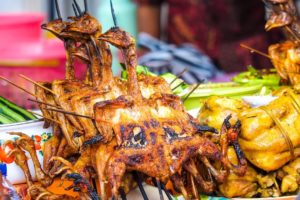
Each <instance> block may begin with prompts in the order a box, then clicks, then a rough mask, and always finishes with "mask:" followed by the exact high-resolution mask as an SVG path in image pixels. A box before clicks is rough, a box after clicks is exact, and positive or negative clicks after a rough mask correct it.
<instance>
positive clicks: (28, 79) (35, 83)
mask: <svg viewBox="0 0 300 200" xmlns="http://www.w3.org/2000/svg"><path fill="white" fill-rule="evenodd" d="M19 76H20V77H22V78H24V79H25V80H27V81H29V82H31V83H33V84H34V85H37V86H39V87H40V88H43V89H44V90H47V91H48V92H50V93H52V94H54V95H56V94H55V93H54V92H53V91H52V90H50V89H49V88H46V87H45V86H43V85H41V84H39V83H38V82H36V81H34V80H32V79H31V78H28V77H26V76H24V75H23V74H19Z"/></svg>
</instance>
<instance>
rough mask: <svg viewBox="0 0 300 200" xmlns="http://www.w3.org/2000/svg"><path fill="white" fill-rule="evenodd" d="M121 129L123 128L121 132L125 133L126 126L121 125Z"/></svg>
mask: <svg viewBox="0 0 300 200" xmlns="http://www.w3.org/2000/svg"><path fill="white" fill-rule="evenodd" d="M120 130H121V134H122V135H124V134H125V131H126V128H125V127H124V126H123V125H121V127H120Z"/></svg>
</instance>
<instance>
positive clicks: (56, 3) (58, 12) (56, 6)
mask: <svg viewBox="0 0 300 200" xmlns="http://www.w3.org/2000/svg"><path fill="white" fill-rule="evenodd" d="M54 3H55V8H56V12H57V17H58V19H62V17H61V12H60V9H59V6H58V2H57V0H55V1H54Z"/></svg>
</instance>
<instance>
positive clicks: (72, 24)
mask: <svg viewBox="0 0 300 200" xmlns="http://www.w3.org/2000/svg"><path fill="white" fill-rule="evenodd" d="M42 28H44V29H46V30H49V31H50V32H52V33H54V34H55V35H56V36H57V37H59V38H60V39H61V40H62V41H63V42H64V43H65V47H66V51H67V63H66V75H65V78H66V79H65V80H54V81H53V82H52V83H41V84H42V85H43V86H45V87H47V88H48V89H49V90H51V91H49V90H45V89H42V88H38V87H37V88H36V95H37V97H38V100H40V101H42V102H43V103H42V104H41V110H42V112H43V114H44V115H45V116H47V118H48V119H52V121H51V120H50V121H51V122H50V121H49V122H48V124H46V125H49V124H52V125H53V127H54V128H55V130H56V131H55V133H56V134H55V136H54V137H53V138H52V139H51V140H49V141H47V144H46V145H45V156H44V159H47V160H44V164H45V165H46V166H45V169H44V170H43V169H41V167H40V165H39V164H37V163H35V169H36V174H37V177H38V180H39V182H41V186H32V183H31V182H30V181H29V182H28V185H30V186H32V187H30V195H31V197H32V198H33V199H70V198H71V197H69V196H66V195H55V194H52V193H50V192H48V191H47V190H46V189H44V187H45V186H48V185H49V184H50V183H51V182H52V178H53V177H55V176H59V175H60V176H61V178H62V180H63V179H72V180H73V181H74V185H73V186H72V187H71V188H69V189H73V190H74V191H78V192H79V193H80V195H81V197H82V198H83V199H98V194H97V193H95V191H94V190H93V188H92V187H91V185H90V183H89V182H88V181H86V180H91V179H94V178H98V180H99V181H98V182H99V184H100V190H101V191H100V195H99V196H101V198H102V199H103V200H105V199H107V198H108V195H107V194H106V188H107V186H109V185H111V186H112V195H113V197H115V198H118V196H119V191H120V189H122V188H123V190H124V191H125V192H128V191H129V190H130V189H131V187H133V186H135V184H129V183H131V182H133V181H132V177H133V175H132V174H131V173H132V172H134V173H140V174H142V175H143V177H150V178H153V179H155V180H156V181H158V182H159V183H160V182H161V183H162V184H164V183H166V181H169V180H170V181H171V182H172V183H173V184H174V186H175V187H176V188H178V189H179V190H180V192H181V193H182V194H183V195H184V196H185V198H186V199H190V196H189V195H188V193H187V191H188V189H187V188H186V187H187V184H186V183H185V181H184V180H182V178H183V177H184V176H185V174H186V175H187V176H189V178H190V180H191V182H192V184H191V185H192V188H193V189H192V191H193V198H198V189H197V188H198V185H199V186H200V188H201V191H203V192H206V193H211V192H213V191H214V189H215V188H216V184H215V182H218V183H221V182H223V181H225V179H226V177H227V176H228V172H229V171H230V170H232V171H235V173H237V174H238V175H242V174H244V173H245V172H246V171H245V170H246V163H245V160H244V157H243V154H242V152H241V150H240V147H239V144H238V135H239V131H240V124H239V123H238V122H237V123H236V124H235V125H233V126H231V123H230V122H229V118H230V117H228V118H226V120H225V122H224V123H223V125H222V130H221V131H220V134H218V131H216V129H214V128H211V127H209V126H201V125H199V122H198V121H197V120H196V119H194V118H193V117H192V116H190V115H189V114H188V113H187V112H186V111H185V108H184V106H183V103H182V101H181V99H180V98H179V97H177V96H175V95H173V94H172V91H171V89H170V87H169V85H168V84H167V83H166V81H164V80H163V79H162V78H159V77H150V76H147V75H140V76H138V75H137V73H136V66H137V56H136V49H135V46H136V44H135V40H134V39H133V38H132V37H131V36H130V35H129V34H128V33H127V32H126V31H124V30H122V29H121V28H119V27H113V28H111V29H109V30H108V31H106V32H104V33H102V27H101V25H100V24H99V22H98V21H97V20H96V19H95V18H94V17H92V16H90V15H89V14H88V13H86V12H85V13H80V15H79V16H76V17H70V18H69V21H68V22H65V21H63V20H61V19H58V20H55V21H52V22H50V23H48V24H45V25H43V26H42ZM108 44H111V45H113V46H115V47H117V48H118V49H120V50H121V51H122V54H123V56H124V63H125V67H126V70H127V72H128V79H127V80H122V79H120V78H118V77H114V76H113V73H112V69H111V64H112V55H111V52H110V48H109V45H108ZM75 58H77V59H80V60H82V61H83V62H84V63H85V64H86V65H87V72H86V77H85V79H84V80H77V79H76V77H75V68H74V59H75ZM51 108H55V109H56V110H55V109H51ZM58 122H59V123H58ZM232 124H233V123H232ZM206 132H211V133H210V134H213V135H217V136H219V137H220V141H221V142H220V144H219V145H218V144H215V143H214V142H213V141H211V140H210V139H209V137H207V136H206V135H204V133H206ZM13 134H15V135H18V136H20V139H18V140H17V141H16V143H15V146H17V147H18V149H17V150H20V151H16V153H20V154H18V155H20V156H19V158H20V159H19V160H18V163H19V164H20V167H21V168H22V169H23V170H24V172H25V174H27V175H26V176H28V177H29V178H28V180H29V179H30V176H29V175H28V172H27V171H28V170H27V168H26V164H25V163H26V162H24V160H23V161H21V160H22V159H23V154H22V152H23V151H22V149H23V150H25V151H28V152H29V153H30V155H31V157H32V159H33V160H34V162H36V155H35V151H34V149H33V146H32V141H31V140H30V138H28V137H26V136H25V135H23V134H21V133H13ZM229 145H232V146H233V147H234V150H235V151H236V155H237V158H238V161H237V163H238V164H237V165H234V164H232V163H231V162H230V161H229V160H228V158H227V156H228V153H227V149H228V146H229ZM198 163H201V165H202V166H203V167H204V168H205V169H206V171H207V173H208V174H211V175H212V177H213V178H212V177H211V178H210V180H208V179H207V177H206V175H204V174H202V172H200V171H199V168H198ZM215 163H219V165H218V166H215ZM107 183H109V184H107Z"/></svg>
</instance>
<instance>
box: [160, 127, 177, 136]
mask: <svg viewBox="0 0 300 200" xmlns="http://www.w3.org/2000/svg"><path fill="white" fill-rule="evenodd" d="M163 129H164V131H165V134H166V135H167V136H168V137H169V138H171V139H176V138H178V134H177V133H176V132H175V131H174V130H173V129H171V128H169V127H164V128H163Z"/></svg>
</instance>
